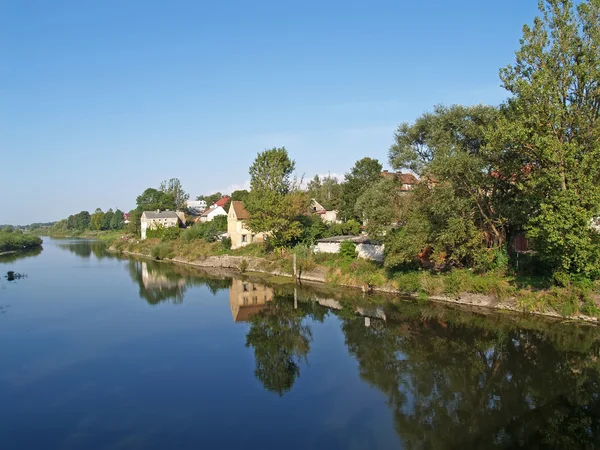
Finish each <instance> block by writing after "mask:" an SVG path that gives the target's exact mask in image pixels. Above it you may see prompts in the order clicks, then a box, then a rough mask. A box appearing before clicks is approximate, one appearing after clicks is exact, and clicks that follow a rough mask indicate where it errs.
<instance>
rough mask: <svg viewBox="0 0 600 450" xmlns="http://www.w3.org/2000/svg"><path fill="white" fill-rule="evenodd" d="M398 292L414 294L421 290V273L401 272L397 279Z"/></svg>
mask: <svg viewBox="0 0 600 450" xmlns="http://www.w3.org/2000/svg"><path fill="white" fill-rule="evenodd" d="M395 281H396V283H397V285H398V290H399V291H400V292H403V293H405V294H413V293H415V292H419V291H420V290H421V283H420V281H419V272H401V273H399V274H398V275H396V277H395Z"/></svg>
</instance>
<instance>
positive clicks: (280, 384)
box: [246, 292, 327, 396]
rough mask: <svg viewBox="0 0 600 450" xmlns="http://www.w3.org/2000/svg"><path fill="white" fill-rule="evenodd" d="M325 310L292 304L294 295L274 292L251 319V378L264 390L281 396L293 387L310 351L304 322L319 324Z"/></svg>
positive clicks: (247, 345) (314, 306)
mask: <svg viewBox="0 0 600 450" xmlns="http://www.w3.org/2000/svg"><path fill="white" fill-rule="evenodd" d="M326 311H327V310H326V309H325V308H322V307H320V306H319V305H317V304H315V303H312V302H311V303H307V302H301V303H299V304H298V303H296V304H295V302H294V297H293V295H291V294H286V293H282V292H276V293H275V295H274V297H273V300H272V301H271V302H270V303H269V304H268V307H267V308H264V309H262V310H261V311H259V312H257V313H256V314H254V315H252V316H251V317H250V319H249V320H250V331H249V332H248V335H247V336H246V347H252V348H253V349H254V358H255V363H256V368H255V371H254V375H255V376H256V378H257V379H258V380H260V382H261V383H262V384H263V386H264V387H265V389H267V390H269V391H271V392H276V393H277V394H279V395H280V396H281V395H283V394H284V393H285V392H288V391H289V390H290V389H291V388H292V386H293V385H294V382H295V381H296V378H298V377H299V376H300V365H301V363H302V362H303V361H306V360H307V356H308V353H309V352H310V344H311V342H312V332H311V329H310V327H309V325H308V324H307V321H306V319H307V318H310V319H312V320H313V321H319V322H322V321H323V319H324V317H325V314H326Z"/></svg>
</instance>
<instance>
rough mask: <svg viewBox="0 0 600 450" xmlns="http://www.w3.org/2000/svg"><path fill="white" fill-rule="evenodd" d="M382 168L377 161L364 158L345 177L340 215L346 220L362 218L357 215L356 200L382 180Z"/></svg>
mask: <svg viewBox="0 0 600 450" xmlns="http://www.w3.org/2000/svg"><path fill="white" fill-rule="evenodd" d="M381 170H382V166H381V164H380V163H379V161H377V160H376V159H373V158H363V159H360V160H358V161H356V163H355V164H354V167H353V168H352V169H351V170H350V172H349V173H347V174H346V175H345V182H344V184H343V185H342V195H341V204H340V215H341V217H343V218H344V219H345V220H349V219H356V220H360V219H361V218H360V217H358V216H357V214H356V210H355V207H356V200H358V198H359V197H360V196H361V195H362V194H363V193H364V192H365V191H366V190H367V189H368V188H369V187H370V186H371V185H373V184H374V183H377V182H378V181H379V180H380V179H381Z"/></svg>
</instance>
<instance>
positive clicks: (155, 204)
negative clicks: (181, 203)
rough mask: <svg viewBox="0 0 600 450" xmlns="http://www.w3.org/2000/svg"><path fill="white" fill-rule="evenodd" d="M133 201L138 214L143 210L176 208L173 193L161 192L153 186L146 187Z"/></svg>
mask: <svg viewBox="0 0 600 450" xmlns="http://www.w3.org/2000/svg"><path fill="white" fill-rule="evenodd" d="M135 202H136V204H137V208H136V209H137V210H138V211H139V212H140V216H141V213H142V212H144V211H156V210H161V211H164V210H167V209H169V210H173V211H174V210H176V209H177V208H176V207H177V205H176V203H175V197H174V195H173V193H168V192H163V191H161V190H158V189H154V188H148V189H146V190H145V191H144V192H142V194H141V195H139V196H138V197H137V198H136V200H135ZM130 220H131V218H130Z"/></svg>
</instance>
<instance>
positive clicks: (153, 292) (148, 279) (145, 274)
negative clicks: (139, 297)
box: [141, 262, 187, 304]
mask: <svg viewBox="0 0 600 450" xmlns="http://www.w3.org/2000/svg"><path fill="white" fill-rule="evenodd" d="M141 275H142V277H141V278H142V280H141V281H142V285H143V291H144V292H143V294H144V295H143V296H144V297H145V298H146V300H148V302H149V303H152V304H154V303H159V302H160V301H163V300H166V299H172V300H173V303H181V302H182V301H183V295H184V293H185V288H186V285H187V281H186V280H185V278H181V277H179V276H173V274H170V275H171V276H168V275H169V274H167V273H165V272H160V271H159V270H157V268H156V267H149V266H148V263H146V262H142V263H141Z"/></svg>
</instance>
